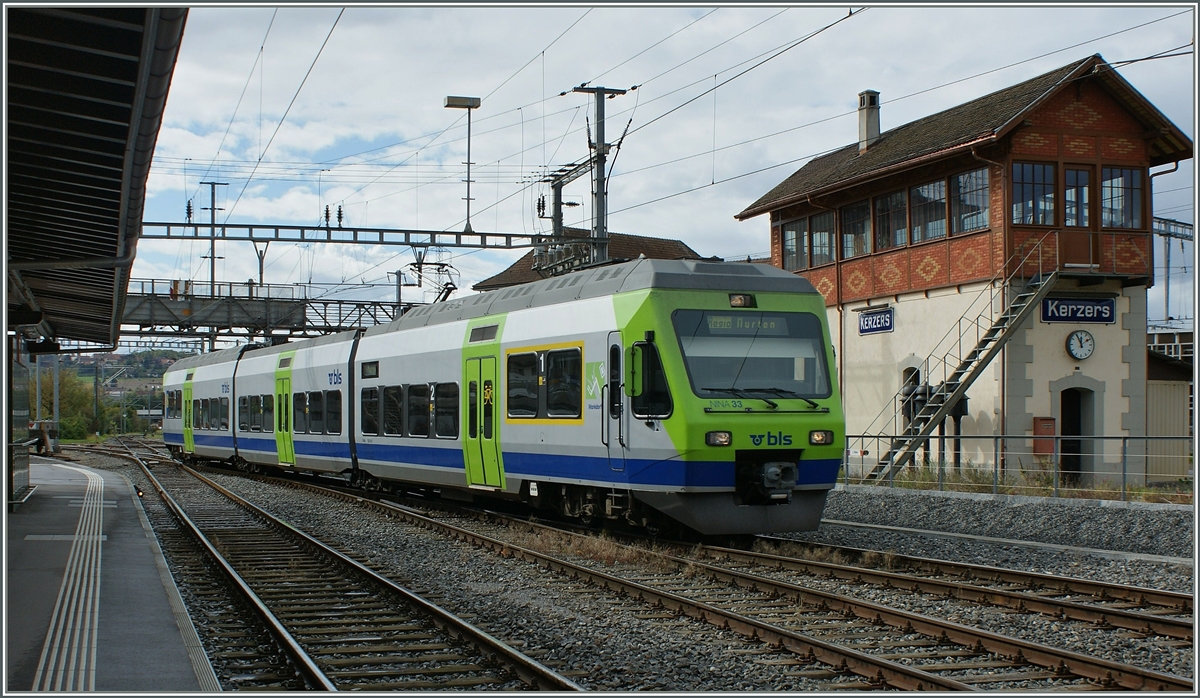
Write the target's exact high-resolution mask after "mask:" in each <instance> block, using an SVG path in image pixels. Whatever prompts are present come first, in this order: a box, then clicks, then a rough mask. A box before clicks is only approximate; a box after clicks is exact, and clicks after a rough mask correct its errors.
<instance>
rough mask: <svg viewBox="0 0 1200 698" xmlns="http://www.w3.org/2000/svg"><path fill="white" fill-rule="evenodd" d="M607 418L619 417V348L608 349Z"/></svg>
mask: <svg viewBox="0 0 1200 698" xmlns="http://www.w3.org/2000/svg"><path fill="white" fill-rule="evenodd" d="M608 416H609V417H612V418H613V419H617V418H619V417H620V416H621V347H620V346H618V345H616V344H614V345H612V346H611V347H609V348H608Z"/></svg>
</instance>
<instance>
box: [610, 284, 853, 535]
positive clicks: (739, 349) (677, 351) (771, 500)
mask: <svg viewBox="0 0 1200 698" xmlns="http://www.w3.org/2000/svg"><path fill="white" fill-rule="evenodd" d="M616 303H617V313H618V322H620V323H621V325H622V327H623V331H622V333H621V334H622V339H623V344H622V345H621V346H620V347H619V348H620V351H621V355H622V357H623V359H624V366H623V369H622V372H623V376H622V383H623V389H622V391H621V392H622V394H623V395H622V401H623V404H622V405H621V406H620V407H618V406H617V405H615V404H608V405H606V408H605V411H606V413H609V414H616V413H618V412H619V411H621V410H624V411H626V412H627V413H629V414H630V416H631V419H630V420H629V425H630V426H629V427H628V429H630V430H632V432H633V434H635V435H636V434H639V433H641V432H642V431H645V430H646V429H647V428H648V429H650V430H657V429H662V430H663V431H665V432H666V433H667V434H668V435H669V436H670V438H671V441H672V442H673V443H674V445H675V450H676V451H677V452H678V453H679V454H680V457H679V462H678V463H677V464H672V463H662V462H660V463H654V464H647V465H645V466H639V467H641V468H642V470H643V473H649V472H652V471H654V470H656V469H657V470H659V471H660V472H678V475H677V476H676V477H660V478H658V480H659V481H660V482H663V481H665V482H668V483H670V484H671V485H673V486H672V487H647V486H637V487H634V488H633V489H632V491H633V493H634V495H635V497H636V498H637V499H638V500H640V501H641V502H643V503H645V504H648V505H649V506H651V507H653V508H654V509H656V510H658V511H661V512H663V513H665V514H667V515H668V516H670V517H672V518H673V519H675V520H677V521H679V522H680V523H682V524H684V525H686V526H688V527H690V528H692V529H694V530H696V531H699V532H700V533H706V534H709V533H711V534H748V533H762V532H785V531H802V530H815V529H816V528H817V526H818V525H819V523H820V518H821V513H822V511H823V509H824V505H825V498H826V495H827V494H828V491H829V490H830V489H832V488H833V486H834V484H835V483H836V480H837V474H838V470H839V468H840V466H841V463H842V454H843V452H844V448H845V445H844V444H845V419H844V416H843V413H842V406H841V399H840V395H839V394H838V390H837V378H836V369H835V364H834V357H833V356H832V351H831V350H829V349H828V347H829V346H830V337H829V330H828V327H827V323H826V321H825V312H824V304H823V300H822V299H821V296H820V295H819V294H817V293H815V292H814V293H811V294H809V293H772V292H755V293H732V292H726V291H677V290H654V291H650V292H641V293H638V294H631V295H630V296H628V297H621V296H618V297H617V298H616ZM617 350H618V345H617V344H616V343H613V344H612V346H611V347H610V354H611V355H612V357H613V358H615V357H616V355H617ZM609 379H610V382H612V383H613V385H612V386H611V388H610V390H609V391H608V395H609V396H613V395H615V394H616V390H615V388H616V385H615V381H616V378H615V376H613V375H612V374H611V373H610V378H609ZM610 400H611V397H610ZM641 425H644V426H641ZM642 477H643V478H646V475H645V474H643V476H642ZM631 484H635V485H636V484H638V483H636V482H634V481H632V478H631ZM646 484H650V483H646Z"/></svg>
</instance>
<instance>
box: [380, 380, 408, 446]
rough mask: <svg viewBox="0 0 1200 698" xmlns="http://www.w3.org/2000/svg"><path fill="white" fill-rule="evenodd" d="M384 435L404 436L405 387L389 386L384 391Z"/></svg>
mask: <svg viewBox="0 0 1200 698" xmlns="http://www.w3.org/2000/svg"><path fill="white" fill-rule="evenodd" d="M383 433H385V434H389V435H392V436H401V435H402V434H404V386H402V385H389V386H388V387H386V388H384V389H383Z"/></svg>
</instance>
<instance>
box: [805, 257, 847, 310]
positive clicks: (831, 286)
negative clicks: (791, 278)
mask: <svg viewBox="0 0 1200 698" xmlns="http://www.w3.org/2000/svg"><path fill="white" fill-rule="evenodd" d="M801 276H803V277H804V278H806V279H808V280H809V281H810V282H812V285H813V286H815V287H816V289H817V290H818V291H820V292H821V295H822V296H825V305H837V304H838V303H839V302H840V300H839V299H838V293H837V267H836V266H835V265H833V264H830V265H828V266H824V267H820V268H819V269H813V270H811V271H806V272H804V273H803V274H801Z"/></svg>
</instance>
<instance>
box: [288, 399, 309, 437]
mask: <svg viewBox="0 0 1200 698" xmlns="http://www.w3.org/2000/svg"><path fill="white" fill-rule="evenodd" d="M307 431H308V396H307V395H305V394H304V393H296V394H294V395H292V433H294V434H304V433H306V432H307Z"/></svg>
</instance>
